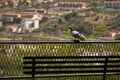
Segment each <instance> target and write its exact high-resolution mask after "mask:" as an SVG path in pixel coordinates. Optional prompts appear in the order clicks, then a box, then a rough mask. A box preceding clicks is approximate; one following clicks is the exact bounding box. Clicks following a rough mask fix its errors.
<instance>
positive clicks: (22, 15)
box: [19, 12, 39, 19]
mask: <svg viewBox="0 0 120 80" xmlns="http://www.w3.org/2000/svg"><path fill="white" fill-rule="evenodd" d="M34 16H39V14H38V13H37V12H20V13H19V18H21V19H26V18H33V17H34Z"/></svg>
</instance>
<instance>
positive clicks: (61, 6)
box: [54, 2, 87, 10]
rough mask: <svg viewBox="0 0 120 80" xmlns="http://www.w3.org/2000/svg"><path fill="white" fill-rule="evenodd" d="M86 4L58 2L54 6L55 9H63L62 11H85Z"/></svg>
mask: <svg viewBox="0 0 120 80" xmlns="http://www.w3.org/2000/svg"><path fill="white" fill-rule="evenodd" d="M86 7H87V3H85V2H58V3H56V4H55V5H54V8H55V9H64V10H79V9H85V8H86Z"/></svg>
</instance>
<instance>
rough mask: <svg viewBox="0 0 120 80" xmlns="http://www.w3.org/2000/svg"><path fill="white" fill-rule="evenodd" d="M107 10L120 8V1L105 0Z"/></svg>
mask: <svg viewBox="0 0 120 80" xmlns="http://www.w3.org/2000/svg"><path fill="white" fill-rule="evenodd" d="M104 6H105V8H120V0H105V1H104Z"/></svg>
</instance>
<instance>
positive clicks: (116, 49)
mask: <svg viewBox="0 0 120 80" xmlns="http://www.w3.org/2000/svg"><path fill="white" fill-rule="evenodd" d="M116 55H117V56H120V41H83V42H76V41H0V78H1V79H0V80H2V78H3V77H4V78H6V79H7V78H9V79H10V78H12V77H20V76H22V78H24V76H26V75H25V74H23V68H22V67H23V57H24V56H116ZM101 78H102V77H100V76H98V77H95V76H91V77H89V76H88V77H84V76H82V77H69V78H44V79H38V80H101ZM6 79H5V80H6ZM11 80H16V79H11ZM19 80H21V79H19ZM22 80H30V79H22ZM107 80H120V77H119V76H114V75H113V76H108V77H107Z"/></svg>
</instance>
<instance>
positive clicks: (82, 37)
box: [69, 27, 85, 41]
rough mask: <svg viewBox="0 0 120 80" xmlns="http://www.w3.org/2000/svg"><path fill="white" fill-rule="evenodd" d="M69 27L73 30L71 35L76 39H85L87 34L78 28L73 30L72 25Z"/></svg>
mask: <svg viewBox="0 0 120 80" xmlns="http://www.w3.org/2000/svg"><path fill="white" fill-rule="evenodd" d="M69 29H70V30H71V35H72V36H73V37H74V38H76V39H80V40H81V41H85V36H84V35H83V34H81V33H79V32H78V31H76V30H73V29H72V28H71V27H69Z"/></svg>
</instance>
